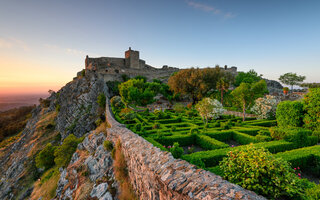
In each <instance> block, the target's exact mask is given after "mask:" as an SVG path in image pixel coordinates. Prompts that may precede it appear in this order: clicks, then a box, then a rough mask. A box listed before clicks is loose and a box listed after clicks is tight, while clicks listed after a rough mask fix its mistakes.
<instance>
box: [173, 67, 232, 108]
mask: <svg viewBox="0 0 320 200" xmlns="http://www.w3.org/2000/svg"><path fill="white" fill-rule="evenodd" d="M222 77H225V78H226V79H232V75H231V74H230V73H226V72H223V71H221V70H220V68H219V67H218V66H217V67H216V68H205V69H199V68H197V69H195V68H191V69H184V70H181V71H179V72H177V73H175V74H174V75H172V76H171V77H170V78H169V80H168V85H169V87H170V89H171V90H172V91H174V93H175V94H177V93H180V94H184V95H189V96H190V97H191V99H192V103H193V104H194V103H195V102H196V101H198V100H200V99H201V98H202V97H204V96H205V95H207V93H208V92H209V91H210V90H212V89H215V88H216V84H217V82H218V80H219V79H221V78H222Z"/></svg>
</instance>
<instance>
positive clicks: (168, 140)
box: [155, 134, 195, 146]
mask: <svg viewBox="0 0 320 200" xmlns="http://www.w3.org/2000/svg"><path fill="white" fill-rule="evenodd" d="M155 140H156V141H157V142H159V143H161V144H162V145H165V146H172V145H173V143H175V142H178V143H179V145H180V146H191V145H193V144H195V136H194V135H190V134H188V135H173V136H168V137H159V138H155Z"/></svg>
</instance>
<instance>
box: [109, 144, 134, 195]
mask: <svg viewBox="0 0 320 200" xmlns="http://www.w3.org/2000/svg"><path fill="white" fill-rule="evenodd" d="M115 149H116V150H115V156H114V163H113V165H114V169H115V177H116V179H117V181H118V182H119V183H120V194H119V200H135V199H137V197H136V195H135V193H134V191H133V189H132V186H131V184H130V180H129V176H128V170H127V163H126V160H125V157H124V155H123V153H122V151H121V143H120V141H119V140H118V141H117V144H116V148H115Z"/></svg>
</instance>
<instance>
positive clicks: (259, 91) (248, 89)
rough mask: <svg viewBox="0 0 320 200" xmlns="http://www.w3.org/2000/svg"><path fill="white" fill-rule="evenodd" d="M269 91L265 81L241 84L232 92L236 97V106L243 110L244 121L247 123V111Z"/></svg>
mask: <svg viewBox="0 0 320 200" xmlns="http://www.w3.org/2000/svg"><path fill="white" fill-rule="evenodd" d="M266 90H267V84H266V82H265V81H264V80H260V81H259V82H255V83H253V84H250V83H244V82H243V83H241V84H240V86H239V87H237V88H236V89H234V90H233V91H232V93H231V94H232V95H233V97H234V101H235V105H236V106H237V107H238V108H242V111H243V121H245V114H246V110H247V109H248V108H249V107H250V106H251V105H252V104H253V102H254V101H255V100H256V99H257V98H259V97H262V96H263V95H264V94H265V93H266Z"/></svg>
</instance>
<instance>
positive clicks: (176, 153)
mask: <svg viewBox="0 0 320 200" xmlns="http://www.w3.org/2000/svg"><path fill="white" fill-rule="evenodd" d="M170 152H171V154H172V156H173V157H174V158H180V157H181V156H182V154H183V152H184V151H183V148H181V147H179V143H178V142H175V143H174V144H173V147H172V148H171V149H170Z"/></svg>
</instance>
